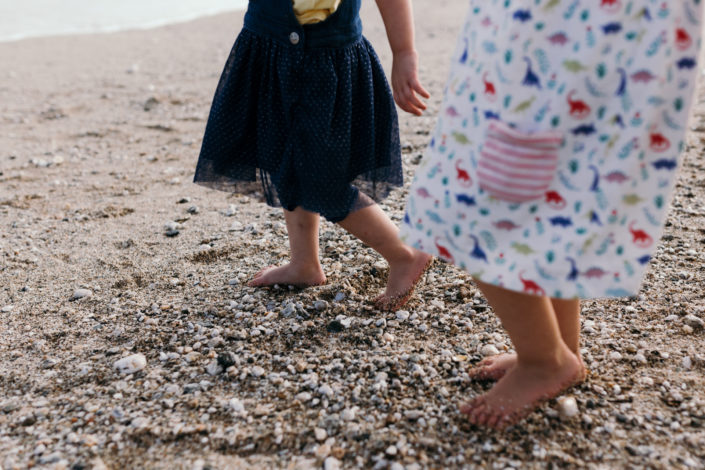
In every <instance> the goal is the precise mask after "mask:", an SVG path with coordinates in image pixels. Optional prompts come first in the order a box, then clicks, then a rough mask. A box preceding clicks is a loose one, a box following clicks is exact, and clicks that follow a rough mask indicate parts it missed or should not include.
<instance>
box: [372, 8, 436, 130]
mask: <svg viewBox="0 0 705 470" xmlns="http://www.w3.org/2000/svg"><path fill="white" fill-rule="evenodd" d="M377 7H378V8H379V11H380V13H381V14H382V20H384V26H385V27H386V29H387V37H388V38H389V45H390V46H391V47H392V53H393V54H394V62H393V65H392V89H393V91H394V101H396V102H397V104H398V105H399V107H400V108H401V109H403V110H404V111H406V112H408V113H411V114H415V115H417V116H420V115H421V114H422V113H423V111H424V110H425V109H426V105H425V104H424V102H423V101H421V99H420V98H419V97H418V96H417V93H418V94H419V95H421V96H422V97H424V98H429V97H430V95H429V94H428V92H427V91H426V90H424V88H423V87H422V86H421V83H420V82H419V77H418V54H417V53H416V48H415V47H414V22H413V15H412V12H411V1H410V0H377Z"/></svg>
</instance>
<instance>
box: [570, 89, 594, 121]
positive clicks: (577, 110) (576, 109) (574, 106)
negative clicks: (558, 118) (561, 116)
mask: <svg viewBox="0 0 705 470" xmlns="http://www.w3.org/2000/svg"><path fill="white" fill-rule="evenodd" d="M575 93H576V90H573V91H571V92H570V93H568V96H567V100H568V105H569V106H570V111H569V113H570V115H571V116H572V117H573V118H575V119H585V118H586V117H588V116H589V115H590V106H588V104H587V103H586V102H584V101H582V100H576V99H573V96H574V95H575Z"/></svg>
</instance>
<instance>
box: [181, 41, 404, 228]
mask: <svg viewBox="0 0 705 470" xmlns="http://www.w3.org/2000/svg"><path fill="white" fill-rule="evenodd" d="M194 181H195V182H196V183H198V184H202V185H205V186H208V187H211V188H215V189H219V190H224V191H231V192H239V193H251V192H252V191H257V192H260V194H262V195H263V198H264V199H265V200H266V202H267V203H268V204H270V205H272V206H279V205H281V206H282V207H284V208H285V209H288V210H293V209H294V208H296V207H302V208H304V209H306V210H309V211H311V212H316V213H319V214H321V215H323V216H324V217H326V218H328V219H329V220H332V221H340V220H342V219H344V218H345V217H346V216H347V215H348V214H349V213H350V212H352V211H353V210H355V209H357V208H359V207H360V206H361V204H362V205H364V202H362V201H372V200H375V201H379V200H381V199H383V198H384V197H386V196H387V195H388V194H389V192H390V191H391V190H392V189H393V188H394V187H398V186H401V184H402V167H401V152H400V144H399V125H398V121H397V114H396V108H395V105H394V100H393V98H392V95H391V91H390V89H389V85H388V83H387V80H386V77H385V75H384V71H383V70H382V66H381V64H380V62H379V59H378V58H377V55H376V54H375V52H374V50H373V49H372V46H371V45H370V44H369V42H368V41H367V40H366V39H365V38H364V37H361V38H360V39H359V40H357V41H355V42H353V43H351V44H349V45H348V46H346V47H341V48H331V49H325V48H320V49H316V48H294V47H289V46H288V45H286V44H283V43H282V42H280V41H276V40H275V39H272V38H269V37H267V36H264V35H259V34H256V33H253V32H251V31H248V30H247V29H245V30H243V31H242V32H241V33H240V36H239V37H238V39H237V41H236V43H235V46H234V47H233V50H232V52H231V54H230V57H229V58H228V61H227V63H226V65H225V70H224V71H223V74H222V76H221V79H220V83H219V84H218V88H217V90H216V93H215V98H214V100H213V105H212V108H211V113H210V117H209V119H208V124H207V127H206V132H205V136H204V139H203V145H202V149H201V154H200V158H199V161H198V166H197V169H196V175H195V178H194ZM360 192H362V193H364V194H365V195H367V196H370V198H371V199H370V198H367V197H364V196H363V197H361V195H360ZM370 203H371V202H370Z"/></svg>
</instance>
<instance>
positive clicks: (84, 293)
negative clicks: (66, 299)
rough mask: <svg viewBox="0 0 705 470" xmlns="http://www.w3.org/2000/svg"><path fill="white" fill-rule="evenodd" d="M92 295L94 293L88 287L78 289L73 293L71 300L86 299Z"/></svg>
mask: <svg viewBox="0 0 705 470" xmlns="http://www.w3.org/2000/svg"><path fill="white" fill-rule="evenodd" d="M92 295H93V292H91V291H90V290H88V289H76V290H75V291H74V292H73V295H72V296H71V300H79V299H84V298H86V297H90V296H92Z"/></svg>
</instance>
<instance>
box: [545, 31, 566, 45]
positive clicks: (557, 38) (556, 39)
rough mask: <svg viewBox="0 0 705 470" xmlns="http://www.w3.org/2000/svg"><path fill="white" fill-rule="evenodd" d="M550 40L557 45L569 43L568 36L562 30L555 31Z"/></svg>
mask: <svg viewBox="0 0 705 470" xmlns="http://www.w3.org/2000/svg"><path fill="white" fill-rule="evenodd" d="M548 40H549V41H550V42H551V44H554V45H556V46H565V45H566V44H568V41H569V39H568V36H567V35H566V34H565V33H564V32H562V31H559V32H557V33H554V34H552V35H550V36H549V37H548Z"/></svg>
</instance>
